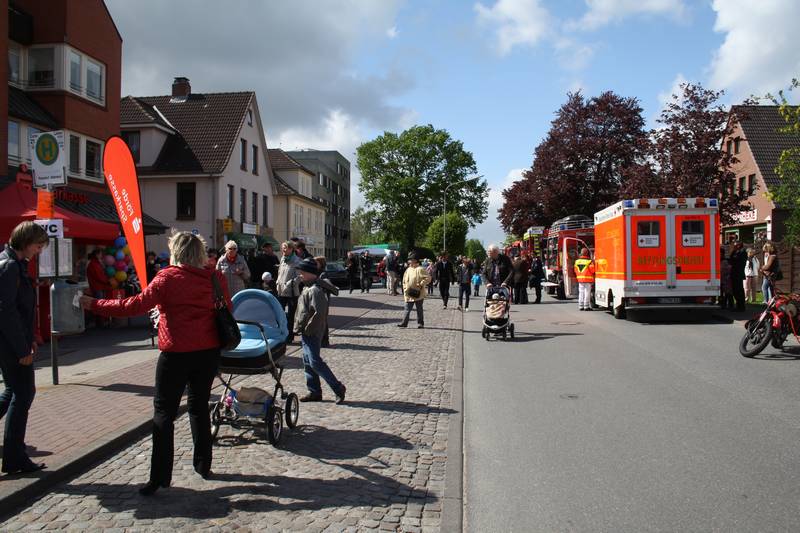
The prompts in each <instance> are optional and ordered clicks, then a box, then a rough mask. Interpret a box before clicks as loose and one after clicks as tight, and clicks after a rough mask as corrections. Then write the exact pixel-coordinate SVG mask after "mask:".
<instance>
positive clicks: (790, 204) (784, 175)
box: [768, 79, 800, 246]
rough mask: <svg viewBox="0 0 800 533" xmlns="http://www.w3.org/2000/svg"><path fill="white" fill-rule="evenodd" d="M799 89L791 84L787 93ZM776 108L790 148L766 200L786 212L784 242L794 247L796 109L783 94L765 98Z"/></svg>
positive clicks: (799, 110)
mask: <svg viewBox="0 0 800 533" xmlns="http://www.w3.org/2000/svg"><path fill="white" fill-rule="evenodd" d="M798 87H800V80H797V79H794V80H792V84H791V86H790V87H789V90H790V91H791V90H792V89H796V88H798ZM768 97H769V99H770V100H772V102H773V103H774V104H775V105H777V106H778V110H779V112H780V114H781V116H782V117H783V119H784V120H785V121H786V126H784V127H783V128H781V132H782V133H784V134H785V135H787V136H791V138H792V142H791V143H788V144H791V145H793V146H792V147H790V148H786V149H785V150H783V152H782V153H781V157H780V159H779V160H778V166H777V167H776V168H775V173H776V174H777V175H778V176H779V177H780V178H781V182H780V184H779V185H778V186H777V187H772V188H771V189H770V192H769V196H770V198H771V199H772V201H773V202H775V204H776V205H777V206H779V207H780V208H781V209H786V210H787V211H788V216H787V218H786V237H785V239H786V242H787V244H789V245H790V246H795V245H796V244H798V242H800V106H794V105H790V104H789V102H788V100H787V98H786V94H785V93H784V91H780V92H779V93H778V96H777V97H775V96H771V95H768Z"/></svg>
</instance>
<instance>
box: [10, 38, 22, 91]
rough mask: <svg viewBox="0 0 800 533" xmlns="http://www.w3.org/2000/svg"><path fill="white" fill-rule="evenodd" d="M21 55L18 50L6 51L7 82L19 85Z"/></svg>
mask: <svg viewBox="0 0 800 533" xmlns="http://www.w3.org/2000/svg"><path fill="white" fill-rule="evenodd" d="M21 71H22V54H21V53H20V50H19V48H13V47H9V49H8V81H9V82H11V83H14V84H19V83H20V82H21V81H22V78H21V76H22V73H21Z"/></svg>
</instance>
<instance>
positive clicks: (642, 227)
mask: <svg viewBox="0 0 800 533" xmlns="http://www.w3.org/2000/svg"><path fill="white" fill-rule="evenodd" d="M636 236H637V238H636V240H637V243H638V245H639V248H658V247H659V246H661V224H660V223H659V222H658V221H657V220H647V221H642V222H637V223H636Z"/></svg>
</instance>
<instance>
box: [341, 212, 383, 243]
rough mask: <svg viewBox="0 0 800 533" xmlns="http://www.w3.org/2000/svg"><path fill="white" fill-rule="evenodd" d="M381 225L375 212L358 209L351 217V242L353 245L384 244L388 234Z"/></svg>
mask: <svg viewBox="0 0 800 533" xmlns="http://www.w3.org/2000/svg"><path fill="white" fill-rule="evenodd" d="M379 224H380V223H379V221H378V216H377V214H376V213H375V211H374V210H371V209H365V208H364V207H363V206H359V207H357V208H356V210H355V211H353V214H352V216H351V217H350V241H351V242H352V243H353V245H357V244H373V243H376V242H384V241H385V240H386V239H385V238H386V234H385V232H384V231H383V230H382V229H381V228H380V225H379Z"/></svg>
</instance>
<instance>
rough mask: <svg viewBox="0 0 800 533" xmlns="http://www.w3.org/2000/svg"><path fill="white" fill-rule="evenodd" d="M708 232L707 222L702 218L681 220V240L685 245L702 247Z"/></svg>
mask: <svg viewBox="0 0 800 533" xmlns="http://www.w3.org/2000/svg"><path fill="white" fill-rule="evenodd" d="M705 234H706V224H705V222H703V221H702V220H684V221H683V222H681V242H682V243H683V246H684V247H687V248H696V247H702V246H703V241H704V239H705Z"/></svg>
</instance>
